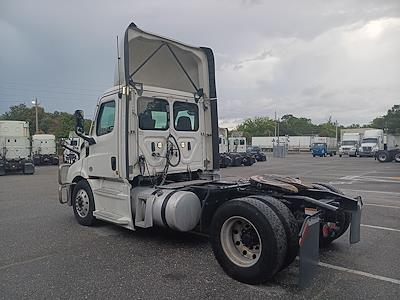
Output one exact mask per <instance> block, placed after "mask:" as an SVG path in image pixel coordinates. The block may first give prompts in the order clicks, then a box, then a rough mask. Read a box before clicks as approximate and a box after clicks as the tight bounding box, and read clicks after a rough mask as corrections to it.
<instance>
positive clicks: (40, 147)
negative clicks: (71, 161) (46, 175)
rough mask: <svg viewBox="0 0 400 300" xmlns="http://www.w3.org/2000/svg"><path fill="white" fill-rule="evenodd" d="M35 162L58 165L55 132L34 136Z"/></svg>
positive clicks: (33, 150)
mask: <svg viewBox="0 0 400 300" xmlns="http://www.w3.org/2000/svg"><path fill="white" fill-rule="evenodd" d="M32 154H33V162H34V164H35V165H36V166H37V165H58V162H59V158H58V154H57V147H56V137H55V136H54V135H53V134H34V135H33V136H32Z"/></svg>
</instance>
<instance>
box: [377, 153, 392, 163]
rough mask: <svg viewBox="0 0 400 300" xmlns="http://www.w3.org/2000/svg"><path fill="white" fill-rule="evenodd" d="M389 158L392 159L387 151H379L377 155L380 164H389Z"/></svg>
mask: <svg viewBox="0 0 400 300" xmlns="http://www.w3.org/2000/svg"><path fill="white" fill-rule="evenodd" d="M389 157H390V155H389V153H388V152H387V151H379V152H378V153H377V155H376V159H377V160H378V161H379V162H387V161H389Z"/></svg>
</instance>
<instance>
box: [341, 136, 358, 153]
mask: <svg viewBox="0 0 400 300" xmlns="http://www.w3.org/2000/svg"><path fill="white" fill-rule="evenodd" d="M361 139H362V134H361V133H358V132H345V133H343V135H342V140H341V142H340V147H339V156H340V157H342V156H343V155H348V156H353V157H354V156H357V155H358V153H359V148H360V145H361Z"/></svg>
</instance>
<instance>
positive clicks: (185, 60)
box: [115, 24, 209, 95]
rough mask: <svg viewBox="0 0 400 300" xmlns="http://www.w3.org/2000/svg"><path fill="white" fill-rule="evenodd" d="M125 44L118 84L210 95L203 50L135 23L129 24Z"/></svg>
mask: <svg viewBox="0 0 400 300" xmlns="http://www.w3.org/2000/svg"><path fill="white" fill-rule="evenodd" d="M122 46H123V47H121V48H122V49H123V51H121V52H123V53H121V59H120V65H119V76H118V66H117V70H116V71H117V72H116V76H115V85H118V83H119V82H121V83H122V84H126V83H130V84H133V83H141V84H143V86H152V87H160V88H166V89H171V90H178V91H183V92H189V93H193V94H194V93H197V92H198V91H199V90H201V89H202V91H203V92H204V93H205V94H207V95H209V72H208V61H207V55H206V53H205V51H204V49H202V48H198V47H192V46H188V45H184V44H182V43H179V42H176V41H173V40H170V39H167V38H164V37H160V36H157V35H154V34H151V33H147V32H144V31H142V30H140V29H139V28H137V27H136V26H135V25H134V24H131V25H130V26H129V27H128V29H127V31H126V34H125V38H124V40H123V41H122ZM122 49H121V50H122Z"/></svg>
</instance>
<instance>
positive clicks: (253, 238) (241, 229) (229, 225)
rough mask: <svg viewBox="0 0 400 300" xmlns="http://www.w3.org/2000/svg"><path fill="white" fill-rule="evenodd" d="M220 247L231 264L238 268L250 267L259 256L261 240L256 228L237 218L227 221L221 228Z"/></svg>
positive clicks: (245, 220)
mask: <svg viewBox="0 0 400 300" xmlns="http://www.w3.org/2000/svg"><path fill="white" fill-rule="evenodd" d="M220 239H221V245H222V249H223V250H224V252H225V254H226V256H227V257H228V258H229V259H230V261H231V262H233V263H234V264H236V265H238V266H240V267H251V266H253V265H254V264H256V263H257V261H258V260H259V258H260V255H261V250H262V248H261V246H262V245H261V239H260V235H259V233H258V231H257V229H256V227H255V226H254V225H253V224H252V223H251V222H250V221H249V220H247V219H245V218H243V217H239V216H234V217H230V218H229V219H227V220H226V221H225V222H224V224H223V225H222V228H221V233H220Z"/></svg>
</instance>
